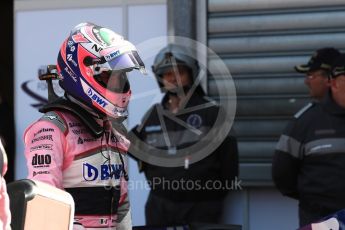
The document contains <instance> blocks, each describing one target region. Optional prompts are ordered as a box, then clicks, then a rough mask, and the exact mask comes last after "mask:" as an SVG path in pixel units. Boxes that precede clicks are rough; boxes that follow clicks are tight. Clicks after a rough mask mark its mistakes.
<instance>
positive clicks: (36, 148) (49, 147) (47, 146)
mask: <svg viewBox="0 0 345 230" xmlns="http://www.w3.org/2000/svg"><path fill="white" fill-rule="evenodd" d="M39 150H53V145H51V144H43V145H37V146H33V147H31V148H30V152H32V151H39Z"/></svg>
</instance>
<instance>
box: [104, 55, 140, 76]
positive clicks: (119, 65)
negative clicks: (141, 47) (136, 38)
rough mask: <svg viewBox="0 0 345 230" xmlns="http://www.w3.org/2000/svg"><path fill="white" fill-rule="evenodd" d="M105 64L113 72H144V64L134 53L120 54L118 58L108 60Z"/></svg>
mask: <svg viewBox="0 0 345 230" xmlns="http://www.w3.org/2000/svg"><path fill="white" fill-rule="evenodd" d="M107 64H108V65H109V68H110V69H112V70H113V71H127V72H128V71H131V70H132V69H138V70H140V71H141V72H143V71H145V65H144V62H143V61H142V60H141V58H140V57H139V55H138V53H137V52H136V51H132V52H129V53H125V54H122V55H121V56H119V57H116V58H113V59H111V60H108V62H107Z"/></svg>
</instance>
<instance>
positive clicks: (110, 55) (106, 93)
mask: <svg viewBox="0 0 345 230" xmlns="http://www.w3.org/2000/svg"><path fill="white" fill-rule="evenodd" d="M133 69H137V70H140V71H141V72H142V73H145V66H144V63H143V61H142V60H141V58H140V57H139V54H138V51H137V49H136V47H135V46H134V45H133V44H132V43H130V42H129V41H127V40H125V39H124V38H123V37H122V36H121V35H119V34H117V33H115V32H114V31H112V30H110V29H108V28H104V27H101V26H98V25H95V24H92V23H81V24H79V25H77V26H76V27H75V28H74V29H73V30H72V31H71V33H70V35H69V36H68V37H67V39H66V40H65V41H64V42H63V44H62V46H61V48H60V51H59V54H58V58H57V70H58V73H59V75H60V76H61V79H60V81H59V84H60V86H61V87H62V88H63V89H64V90H65V92H66V94H67V95H68V96H72V97H73V98H74V99H77V100H78V101H79V102H81V103H82V104H84V105H86V106H88V107H89V108H91V109H93V110H95V111H96V112H100V114H103V115H107V116H110V117H112V118H124V117H127V115H128V112H127V106H128V103H129V99H130V96H131V90H130V85H129V82H128V79H127V72H130V71H132V70H133Z"/></svg>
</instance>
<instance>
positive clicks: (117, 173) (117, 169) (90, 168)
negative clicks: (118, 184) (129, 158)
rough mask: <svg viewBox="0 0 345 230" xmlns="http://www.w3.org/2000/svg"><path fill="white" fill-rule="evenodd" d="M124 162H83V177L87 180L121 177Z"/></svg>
mask: <svg viewBox="0 0 345 230" xmlns="http://www.w3.org/2000/svg"><path fill="white" fill-rule="evenodd" d="M122 170H123V166H122V164H110V165H99V166H94V165H91V164H89V163H84V164H83V178H84V180H85V181H95V180H97V179H100V180H109V179H115V180H117V179H120V177H121V175H122Z"/></svg>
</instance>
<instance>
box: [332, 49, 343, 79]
mask: <svg viewBox="0 0 345 230" xmlns="http://www.w3.org/2000/svg"><path fill="white" fill-rule="evenodd" d="M344 74H345V54H341V55H339V57H338V58H337V59H336V60H335V63H334V65H333V69H332V77H337V76H339V75H344Z"/></svg>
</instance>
